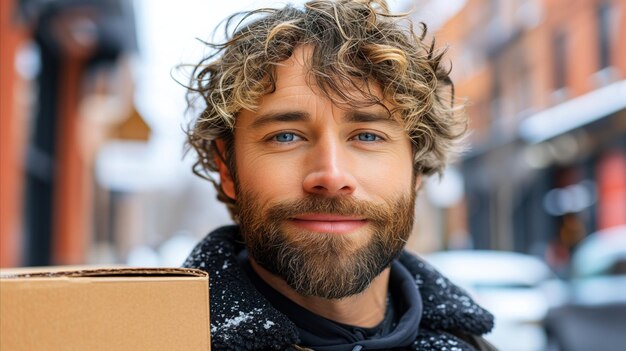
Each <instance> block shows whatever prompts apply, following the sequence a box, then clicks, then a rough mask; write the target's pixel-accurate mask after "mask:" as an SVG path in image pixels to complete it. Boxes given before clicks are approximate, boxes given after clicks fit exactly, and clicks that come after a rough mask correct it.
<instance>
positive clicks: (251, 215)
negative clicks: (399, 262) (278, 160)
mask: <svg viewBox="0 0 626 351" xmlns="http://www.w3.org/2000/svg"><path fill="white" fill-rule="evenodd" d="M415 196H416V195H415V191H409V192H407V195H404V196H400V197H398V198H396V199H393V201H385V202H384V203H382V204H381V203H371V202H369V201H362V200H356V199H354V198H351V197H343V196H342V197H326V196H319V195H310V196H307V197H305V198H302V199H299V200H295V201H289V202H280V203H275V204H269V205H267V206H265V208H264V206H263V204H261V203H259V201H255V199H256V198H257V197H256V196H255V194H253V193H250V192H246V191H240V192H239V196H238V203H239V211H240V212H239V214H240V216H239V219H240V226H241V231H242V234H243V237H244V239H245V241H246V246H247V248H248V252H249V254H250V256H251V257H252V258H253V259H254V260H255V261H256V263H258V264H259V265H260V266H261V267H263V268H265V269H266V270H268V271H269V272H271V273H273V274H275V275H277V276H278V277H280V278H282V279H283V280H284V281H285V282H286V283H287V284H288V285H289V286H290V287H291V288H292V289H294V290H295V291H296V292H297V293H299V294H300V295H303V296H317V297H321V298H325V299H341V298H344V297H348V296H351V295H356V294H359V293H361V292H363V291H364V290H365V289H366V288H367V287H368V286H369V285H370V283H371V282H372V281H373V280H374V278H376V277H377V276H378V275H379V274H380V273H382V271H383V270H385V269H386V268H387V267H389V265H390V264H391V262H392V261H393V260H394V259H395V258H397V257H398V255H399V254H400V252H401V251H402V249H403V248H404V246H405V244H406V241H407V239H408V237H409V235H410V233H411V229H412V227H413V214H414V209H415ZM303 213H323V214H336V215H343V216H358V217H360V218H366V219H367V224H366V225H365V226H364V227H362V228H359V229H358V231H357V233H349V234H331V233H319V232H309V231H306V230H304V229H298V228H293V226H287V227H286V226H285V224H287V223H288V221H289V220H290V218H293V217H295V216H297V215H299V214H303Z"/></svg>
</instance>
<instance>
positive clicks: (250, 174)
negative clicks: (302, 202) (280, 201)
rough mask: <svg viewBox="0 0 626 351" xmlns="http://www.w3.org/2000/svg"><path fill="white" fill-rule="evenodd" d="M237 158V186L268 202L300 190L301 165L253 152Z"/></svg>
mask: <svg viewBox="0 0 626 351" xmlns="http://www.w3.org/2000/svg"><path fill="white" fill-rule="evenodd" d="M242 156H243V157H241V158H239V157H238V158H237V169H238V170H239V174H238V180H239V186H240V187H241V188H242V189H244V190H247V191H251V192H253V193H254V194H256V195H257V196H258V197H260V199H259V200H263V201H268V200H271V198H274V197H276V198H278V197H281V196H282V197H284V196H285V195H293V194H297V193H298V192H297V191H298V189H300V188H301V184H302V180H301V170H302V167H301V165H300V164H299V163H298V162H297V160H294V159H292V158H286V157H278V156H277V155H271V154H270V155H267V154H266V155H259V154H255V153H253V152H250V153H248V154H244V155H242Z"/></svg>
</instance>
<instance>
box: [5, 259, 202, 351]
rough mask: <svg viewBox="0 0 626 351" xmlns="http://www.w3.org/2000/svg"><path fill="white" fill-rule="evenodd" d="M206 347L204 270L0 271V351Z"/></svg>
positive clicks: (63, 268)
mask: <svg viewBox="0 0 626 351" xmlns="http://www.w3.org/2000/svg"><path fill="white" fill-rule="evenodd" d="M46 268H48V267H46ZM209 349H210V337H209V292H208V276H207V274H206V273H205V272H203V271H199V270H193V269H177V268H100V269H75V268H69V269H68V268H67V267H53V268H49V269H47V270H45V268H43V269H42V268H36V269H27V270H24V269H22V270H19V269H18V270H2V271H0V350H2V351H5V350H7V351H8V350H18V351H21V350H209Z"/></svg>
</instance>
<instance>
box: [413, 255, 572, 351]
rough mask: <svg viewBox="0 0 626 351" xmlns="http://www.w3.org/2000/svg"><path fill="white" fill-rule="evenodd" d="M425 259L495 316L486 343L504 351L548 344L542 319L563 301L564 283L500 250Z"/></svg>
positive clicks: (533, 261)
mask: <svg viewBox="0 0 626 351" xmlns="http://www.w3.org/2000/svg"><path fill="white" fill-rule="evenodd" d="M425 258H426V260H427V261H429V262H430V263H431V264H432V265H433V266H434V267H435V268H437V269H438V270H440V271H441V272H442V273H443V274H444V275H446V276H447V277H448V278H449V279H450V280H451V281H452V282H454V283H456V284H458V285H459V286H461V287H463V288H465V289H466V290H467V291H468V292H469V293H470V295H472V296H473V297H474V298H475V299H476V301H477V302H479V303H480V304H481V305H482V306H484V307H485V308H486V309H488V310H489V311H490V312H491V313H493V314H494V316H495V318H496V319H495V328H494V330H493V331H492V332H491V333H490V334H487V335H486V339H487V340H489V341H490V342H491V343H493V344H494V345H495V346H496V347H497V348H498V349H500V350H506V351H540V350H544V349H545V347H546V345H547V339H546V335H545V333H544V330H543V328H542V321H543V319H544V318H545V316H546V313H547V312H548V310H549V309H550V308H551V307H555V306H558V305H560V304H562V303H563V302H564V301H565V298H566V296H567V290H566V288H565V285H564V283H563V282H562V281H561V280H560V279H559V278H558V277H557V276H556V275H555V274H554V272H552V271H551V270H550V268H549V267H548V266H547V265H546V264H545V263H544V262H543V261H541V260H540V259H538V258H536V257H534V256H530V255H525V254H521V253H514V252H505V251H480V250H459V251H446V252H437V253H433V254H430V255H427V256H426V257H425Z"/></svg>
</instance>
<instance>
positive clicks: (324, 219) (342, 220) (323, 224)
mask: <svg viewBox="0 0 626 351" xmlns="http://www.w3.org/2000/svg"><path fill="white" fill-rule="evenodd" d="M289 220H290V222H291V223H293V224H294V225H295V226H297V227H300V228H302V229H306V230H309V231H312V232H319V233H330V234H348V233H351V232H354V231H355V230H357V229H359V228H361V227H363V226H365V225H366V224H367V219H365V218H362V217H357V216H340V215H333V214H303V215H298V216H295V217H293V218H290V219H289Z"/></svg>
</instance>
